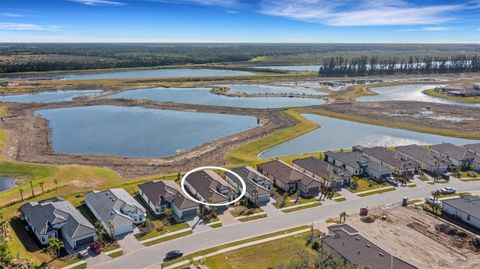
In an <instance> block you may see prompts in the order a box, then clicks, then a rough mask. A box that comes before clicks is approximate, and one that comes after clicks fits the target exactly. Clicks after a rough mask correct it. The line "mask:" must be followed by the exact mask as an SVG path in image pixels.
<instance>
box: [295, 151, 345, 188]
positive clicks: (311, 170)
mask: <svg viewBox="0 0 480 269" xmlns="http://www.w3.org/2000/svg"><path fill="white" fill-rule="evenodd" d="M293 167H294V168H296V169H297V170H300V171H301V172H303V173H305V174H307V175H309V176H311V177H313V178H314V179H317V180H320V181H322V182H323V183H324V184H326V186H328V187H331V188H333V189H335V190H339V189H341V188H342V187H343V186H345V185H348V184H349V183H350V179H351V175H350V174H349V173H347V171H346V170H345V169H343V168H340V167H337V166H335V165H333V164H330V163H328V162H326V161H324V160H321V159H317V158H315V157H308V158H304V159H297V160H294V161H293Z"/></svg>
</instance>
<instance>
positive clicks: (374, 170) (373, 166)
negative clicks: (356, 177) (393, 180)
mask: <svg viewBox="0 0 480 269" xmlns="http://www.w3.org/2000/svg"><path fill="white" fill-rule="evenodd" d="M365 173H366V174H367V175H368V176H369V177H370V178H371V179H373V180H374V181H376V182H379V183H382V182H384V181H385V178H387V177H389V176H392V174H393V171H392V169H390V168H389V167H388V166H386V165H383V164H382V163H378V162H374V161H371V160H369V161H368V163H367V167H366V169H365Z"/></svg>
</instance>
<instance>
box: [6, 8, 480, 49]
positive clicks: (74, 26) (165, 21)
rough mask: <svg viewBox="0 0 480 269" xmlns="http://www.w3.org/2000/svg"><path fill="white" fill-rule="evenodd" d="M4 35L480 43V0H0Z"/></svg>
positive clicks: (23, 38)
mask: <svg viewBox="0 0 480 269" xmlns="http://www.w3.org/2000/svg"><path fill="white" fill-rule="evenodd" d="M0 42H256V43H480V0H467V1H463V0H457V1H445V0H256V1H252V0H0Z"/></svg>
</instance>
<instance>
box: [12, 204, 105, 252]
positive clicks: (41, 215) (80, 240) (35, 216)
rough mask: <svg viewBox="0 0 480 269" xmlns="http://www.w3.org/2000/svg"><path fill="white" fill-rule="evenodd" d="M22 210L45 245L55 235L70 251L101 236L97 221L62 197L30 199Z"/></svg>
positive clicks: (34, 232)
mask: <svg viewBox="0 0 480 269" xmlns="http://www.w3.org/2000/svg"><path fill="white" fill-rule="evenodd" d="M20 212H21V214H22V217H21V218H22V220H24V221H25V222H26V223H27V228H28V229H29V230H30V231H31V232H32V233H33V234H34V235H35V237H36V238H37V240H38V242H40V244H41V245H43V246H46V245H48V239H49V238H52V237H55V238H59V239H60V240H62V241H63V242H64V243H65V244H64V245H65V248H66V249H67V251H68V250H72V249H77V248H80V247H82V246H87V245H88V244H90V243H93V242H95V241H96V240H97V233H96V230H95V228H94V227H93V225H92V224H91V223H90V222H89V221H88V220H87V219H86V218H85V217H84V216H83V215H82V214H81V213H80V212H79V211H78V210H77V209H75V207H73V205H72V204H71V203H70V202H68V201H65V200H64V199H63V198H62V197H55V198H51V199H47V200H43V201H39V202H29V203H27V204H25V205H23V206H22V207H20Z"/></svg>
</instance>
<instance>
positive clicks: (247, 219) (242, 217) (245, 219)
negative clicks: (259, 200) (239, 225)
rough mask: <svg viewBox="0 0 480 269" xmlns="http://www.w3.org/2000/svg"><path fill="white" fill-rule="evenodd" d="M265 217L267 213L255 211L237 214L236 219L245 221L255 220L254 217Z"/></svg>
mask: <svg viewBox="0 0 480 269" xmlns="http://www.w3.org/2000/svg"><path fill="white" fill-rule="evenodd" d="M266 217H267V213H264V212H261V213H256V214H252V215H248V216H239V217H237V218H236V219H237V220H239V221H241V222H246V221H251V220H256V219H261V218H266Z"/></svg>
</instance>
